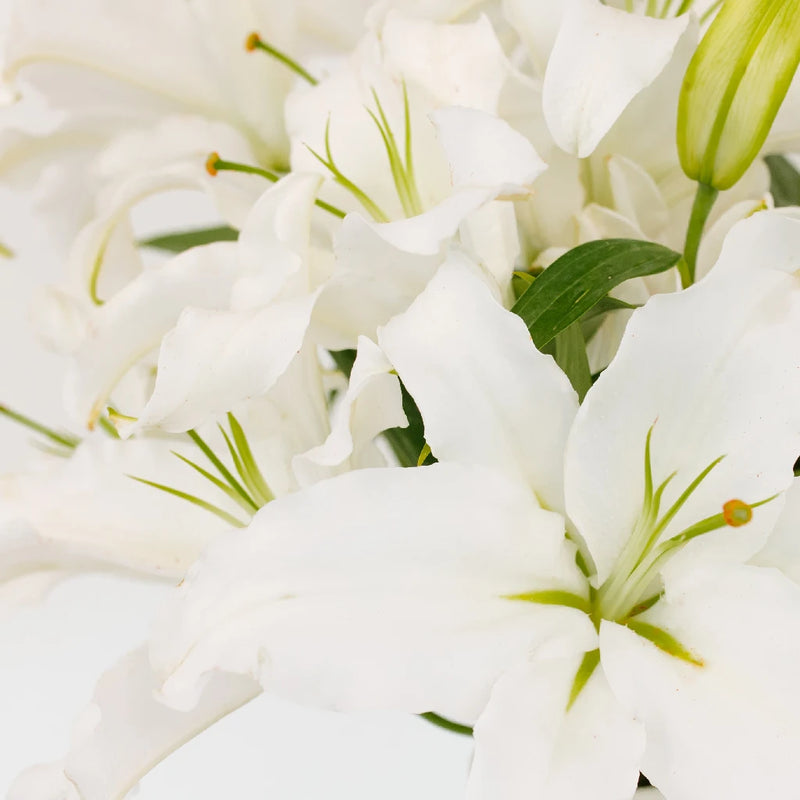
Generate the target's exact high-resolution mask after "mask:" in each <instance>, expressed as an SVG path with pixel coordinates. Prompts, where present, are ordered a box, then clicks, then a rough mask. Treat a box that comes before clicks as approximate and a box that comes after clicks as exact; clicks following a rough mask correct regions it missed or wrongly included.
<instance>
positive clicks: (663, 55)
mask: <svg viewBox="0 0 800 800" xmlns="http://www.w3.org/2000/svg"><path fill="white" fill-rule="evenodd" d="M688 21H689V16H688V15H683V16H681V17H677V18H675V19H663V20H662V19H653V18H651V17H644V16H639V15H636V14H630V13H628V12H626V11H622V10H621V9H617V8H613V7H611V6H606V5H604V4H603V3H601V2H598V0H570V2H569V4H568V6H567V9H566V11H565V13H564V18H563V20H562V23H561V27H560V29H559V32H558V36H557V37H556V41H555V44H554V45H553V50H552V53H551V54H550V60H549V61H548V64H547V72H546V73H545V78H544V87H543V98H542V100H543V103H544V113H545V117H546V119H547V123H548V126H549V128H550V132H551V133H552V134H553V138H554V139H555V140H556V142H557V143H558V145H559V147H561V148H563V149H564V150H566V151H567V152H570V153H574V154H575V155H577V156H578V157H579V158H585V157H586V156H588V155H591V153H592V151H593V150H594V149H595V147H597V145H598V143H599V142H600V140H601V139H602V138H603V136H605V134H606V133H607V132H608V131H609V129H610V128H611V126H612V125H613V124H614V122H615V121H616V120H617V118H618V117H619V116H620V114H621V113H622V112H623V111H624V110H625V108H626V107H627V105H628V104H629V103H630V102H631V100H633V98H634V97H636V95H637V94H638V93H639V92H641V91H642V89H644V88H646V87H647V86H649V85H650V84H651V83H652V82H653V81H654V80H655V79H656V78H657V77H658V76H659V74H660V73H661V71H662V70H663V69H664V67H666V65H667V64H668V63H669V61H670V59H671V58H672V54H673V52H674V50H675V47H676V45H677V44H678V41H679V40H680V38H681V36H682V35H683V32H684V31H685V30H686V27H687V25H688Z"/></svg>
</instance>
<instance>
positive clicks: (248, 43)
mask: <svg viewBox="0 0 800 800" xmlns="http://www.w3.org/2000/svg"><path fill="white" fill-rule="evenodd" d="M259 44H261V37H260V36H259V35H258V34H257V33H256V32H255V31H253V33H251V34H250V35H249V36H248V37H247V39H245V42H244V49H245V50H247V52H248V53H252V52H253V50H255V49H256V47H258V45H259Z"/></svg>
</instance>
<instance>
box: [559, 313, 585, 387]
mask: <svg viewBox="0 0 800 800" xmlns="http://www.w3.org/2000/svg"><path fill="white" fill-rule="evenodd" d="M555 359H556V364H558V366H559V367H561V369H562V370H563V371H564V374H565V375H566V376H567V377H568V378H569V381H570V383H571V384H572V388H573V389H575V391H576V392H577V394H578V399H579V400H580V401H581V402H583V398H584V397H586V392H588V391H589V389H591V388H592V373H591V370H590V369H589V359H588V357H587V355H586V342H585V340H584V338H583V332H582V331H581V326H580V325H579V324H578V323H577V322H575V323H573V324H572V325H570V326H569V327H568V328H566V329H565V330H563V331H561V332H560V333H559V334H558V335H557V336H556V339H555Z"/></svg>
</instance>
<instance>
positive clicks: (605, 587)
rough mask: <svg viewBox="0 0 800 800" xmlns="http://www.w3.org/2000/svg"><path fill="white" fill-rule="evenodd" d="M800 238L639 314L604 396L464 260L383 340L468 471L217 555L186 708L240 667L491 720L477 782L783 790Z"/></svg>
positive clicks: (199, 589) (302, 687) (514, 786)
mask: <svg viewBox="0 0 800 800" xmlns="http://www.w3.org/2000/svg"><path fill="white" fill-rule="evenodd" d="M765 243H769V245H765ZM765 246H768V247H769V248H770V249H769V250H768V251H767V253H766V255H765ZM799 251H800V226H798V223H797V222H796V221H795V220H791V219H788V218H786V217H783V216H780V215H771V214H766V213H765V214H761V215H757V216H756V217H754V218H753V219H751V220H748V221H747V222H744V223H741V224H740V225H739V226H737V227H736V229H735V230H734V232H733V233H732V234H731V235H730V236H729V237H728V240H727V242H726V246H725V248H724V250H723V254H722V257H721V259H720V262H719V263H718V264H717V266H716V268H715V269H714V270H713V271H712V273H710V275H709V276H708V277H707V278H706V279H704V280H703V281H702V282H701V283H699V284H698V285H696V286H695V287H693V288H691V289H689V290H687V291H685V292H682V293H679V294H674V295H664V296H661V297H658V298H654V299H652V300H651V301H650V302H649V303H648V304H647V306H646V307H645V308H644V309H642V310H640V311H638V312H636V314H635V315H634V318H633V320H632V322H631V324H630V325H629V328H628V331H627V333H626V336H625V338H624V340H623V343H622V346H621V348H620V351H619V353H618V355H617V357H616V359H615V360H614V362H613V363H612V365H611V366H610V367H609V369H608V370H607V371H606V373H605V374H604V376H603V377H602V378H601V379H600V381H599V382H598V384H597V385H596V386H595V387H594V388H593V389H592V390H590V392H589V394H588V395H587V397H586V400H585V402H584V404H583V406H582V407H581V409H580V411H577V403H576V400H575V397H574V395H573V394H572V392H571V390H570V388H569V387H568V385H567V383H566V380H565V378H564V376H563V375H562V374H561V373H560V371H559V370H557V368H556V367H555V365H554V364H553V363H552V361H551V360H550V359H549V358H548V357H545V356H542V355H540V354H538V353H537V352H536V351H535V350H534V349H533V348H532V347H531V346H530V342H529V337H528V334H527V331H526V329H525V327H524V325H522V324H521V323H520V322H519V321H518V320H517V319H516V318H515V317H512V316H510V315H509V314H508V313H507V312H505V311H503V310H502V308H500V307H499V306H498V305H497V304H496V302H495V301H494V300H493V299H492V298H491V295H490V294H489V293H488V291H487V290H486V288H485V286H484V285H483V284H482V281H481V280H480V279H478V278H476V277H475V276H474V274H472V271H471V269H468V268H466V267H465V265H464V264H463V263H461V261H460V259H455V260H454V261H453V262H452V263H449V264H447V265H446V266H445V267H444V268H443V269H442V270H441V271H440V273H439V274H438V275H437V277H436V278H435V279H434V280H433V281H432V282H431V284H430V285H429V287H428V289H427V290H426V291H425V292H424V293H423V294H422V295H421V296H420V298H419V299H418V300H417V301H416V302H415V303H414V304H413V305H412V306H411V308H410V310H409V311H408V312H407V314H405V315H403V316H402V317H398V318H397V319H395V320H394V321H393V322H392V323H391V324H390V325H389V326H387V327H386V328H385V329H384V331H383V332H382V334H381V336H380V343H381V346H382V348H383V349H384V350H385V351H386V353H387V354H388V356H389V358H390V359H391V361H392V363H394V365H395V367H396V369H397V370H398V372H399V373H400V375H401V377H402V378H403V380H404V382H405V383H406V385H407V386H408V388H409V390H410V391H411V392H412V394H413V395H414V397H415V399H416V400H417V402H418V404H419V406H420V409H421V411H422V414H423V418H424V420H425V424H426V436H427V438H428V441H429V443H430V445H431V447H432V449H433V452H434V454H435V455H437V457H438V458H439V459H440V460H441V461H442V462H449V463H440V464H438V465H435V466H433V467H427V468H423V469H419V470H377V471H371V470H366V471H362V472H359V473H351V474H349V475H346V476H343V477H340V478H336V479H334V480H331V481H325V482H323V483H320V484H317V485H316V486H315V487H313V488H312V489H310V490H309V491H308V492H307V493H301V494H295V495H293V496H291V497H289V498H286V499H285V500H283V501H278V502H276V503H273V504H271V505H270V506H268V507H267V508H265V509H264V510H262V511H261V512H260V514H259V515H258V516H257V517H256V518H255V520H254V522H253V523H252V524H251V526H250V528H249V529H248V530H247V531H246V532H244V533H243V534H242V535H241V536H240V537H237V538H236V540H235V541H231V542H226V543H225V546H224V547H223V546H215V545H213V544H212V546H211V547H210V549H209V550H208V552H207V554H206V556H205V557H204V559H202V560H201V562H199V564H198V565H197V567H196V568H194V569H193V570H192V571H191V574H190V576H189V578H188V580H187V582H186V583H185V584H184V586H183V587H182V588H181V589H180V590H179V596H178V597H177V598H176V600H175V602H174V604H173V606H172V608H171V610H170V612H169V613H168V614H167V615H166V616H165V617H164V618H163V619H162V621H161V624H160V625H159V627H158V629H157V631H156V634H155V638H154V642H153V657H154V659H155V663H156V665H157V666H158V668H159V670H160V671H161V673H162V674H163V675H164V676H165V678H166V682H165V684H164V687H163V693H164V695H165V697H166V698H168V699H169V701H170V703H172V704H174V705H176V706H180V707H185V708H189V707H191V706H192V704H193V702H194V701H195V699H196V698H197V696H198V693H199V691H200V688H201V687H202V685H203V682H204V680H206V679H207V678H208V676H209V674H211V673H212V672H213V671H215V670H218V669H221V670H224V671H230V672H235V673H242V674H246V675H250V676H252V677H255V678H257V679H258V680H259V681H260V682H261V683H262V685H265V686H269V687H270V688H273V689H275V690H278V691H281V692H284V693H287V694H289V695H291V696H293V697H295V698H298V699H300V700H302V701H304V702H310V703H317V704H323V705H326V706H331V707H335V708H340V709H357V708H372V707H383V708H401V709H405V710H407V711H413V712H420V711H428V710H434V711H436V712H437V713H441V714H443V715H445V716H450V717H452V718H455V719H459V720H462V721H472V720H475V719H476V718H478V724H477V728H476V741H477V752H476V757H475V762H474V764H473V769H472V775H471V779H470V789H469V796H470V797H472V798H493V799H496V798H504V799H505V798H509V799H510V800H511V799H513V798H518V797H519V798H523V797H525V798H527V797H531V796H541V797H544V798H559V799H561V798H575V799H576V800H578V798H583V797H586V796H589V795H591V796H593V797H597V798H600V799H601V800H602V798H606V797H607V798H618V797H633V795H634V792H635V789H636V779H637V777H638V774H639V770H640V769H641V770H642V771H643V772H644V773H645V774H646V775H647V776H648V777H649V778H650V779H651V781H652V782H653V783H654V784H655V785H656V786H658V788H659V789H660V790H661V791H662V792H663V793H664V795H665V797H667V798H678V797H680V798H692V800H693V799H694V798H705V797H707V796H709V794H710V793H713V794H714V795H715V796H722V797H730V798H742V800H745V798H751V797H753V796H757V795H758V794H763V793H766V794H767V795H769V796H780V795H781V793H782V792H783V791H787V790H788V787H791V786H793V785H794V781H795V775H794V766H793V753H794V752H795V751H796V748H797V746H798V744H800V728H798V725H797V719H800V693H798V692H797V689H796V680H795V676H794V671H793V670H794V667H793V665H794V664H795V663H796V660H797V657H798V655H800V653H798V647H800V623H798V619H800V587H798V586H797V584H795V583H793V582H792V581H790V580H789V579H788V578H786V577H784V576H782V575H781V574H780V573H778V572H776V571H774V570H771V569H764V568H763V567H759V566H751V565H748V564H747V563H746V562H747V561H748V559H750V558H751V557H753V556H754V555H755V554H756V553H757V552H758V551H759V550H760V549H761V548H762V547H763V545H764V544H765V542H766V541H767V539H768V538H769V535H770V532H771V531H772V529H773V528H774V527H775V524H776V519H777V517H778V515H779V513H780V510H781V501H780V499H774V498H775V496H776V495H780V494H781V493H782V492H784V490H786V489H787V488H788V486H789V485H790V483H791V481H792V464H793V462H794V459H795V457H796V454H797V452H798V449H799V448H800V435H798V431H800V411H798V409H797V404H796V403H795V402H794V398H795V397H796V393H797V391H798V390H800V369H798V361H797V357H796V355H795V354H794V352H793V348H792V346H791V342H793V341H795V340H796V337H797V335H798V333H800V284H798V282H797V276H796V272H797V270H798V267H800V260H798V256H797V253H798V252H799ZM664 330H669V331H670V333H671V335H670V337H669V338H665V337H664V336H663V332H664ZM764 352H769V353H770V354H771V357H770V359H769V360H765V359H764V358H763V353H764ZM576 412H577V413H576ZM465 426H466V427H465ZM465 430H469V431H470V432H471V435H470V436H464V431H465ZM473 433H474V435H472V434H473ZM561 475H563V476H564V478H563V482H562V480H561V478H560V476H561ZM562 498H563V501H562ZM562 502H563V506H562ZM542 504H545V506H546V507H547V508H551V509H555V511H550V510H545V508H543V507H542ZM562 508H563V511H564V512H565V513H566V514H567V515H568V519H569V522H566V521H565V519H564V518H563V517H562V516H561V514H559V513H558V510H559V509H562ZM565 526H566V528H567V530H568V531H569V532H570V534H569V535H570V538H572V539H574V540H575V541H577V542H579V543H580V552H581V553H582V555H583V557H582V559H578V562H581V561H585V562H586V563H587V564H588V563H589V562H590V561H591V562H593V565H594V567H593V569H591V570H590V569H587V570H586V571H587V572H589V574H591V575H593V577H591V578H586V577H584V575H583V574H582V571H581V570H580V569H579V567H578V566H577V565H576V563H575V562H574V558H573V557H574V554H575V546H574V545H572V544H570V541H569V539H567V538H565V536H564V531H565ZM323 565H324V568H323ZM723 710H724V713H723Z"/></svg>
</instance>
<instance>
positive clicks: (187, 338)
mask: <svg viewBox="0 0 800 800" xmlns="http://www.w3.org/2000/svg"><path fill="white" fill-rule="evenodd" d="M315 300H316V294H311V295H307V296H306V297H300V298H298V299H296V300H289V301H286V302H276V303H273V304H271V305H269V306H267V307H265V308H263V309H261V310H259V311H242V312H235V311H207V310H204V309H194V308H190V309H187V310H186V311H184V312H183V314H181V316H180V318H179V319H178V324H177V325H176V326H175V328H174V329H173V330H172V331H170V332H169V333H168V334H167V335H166V336H165V337H164V340H163V342H162V345H161V352H160V354H159V359H158V374H157V376H156V384H155V389H154V390H153V394H152V396H151V397H150V399H149V400H148V402H147V405H146V406H145V407H144V409H143V410H142V412H141V414H140V415H139V417H138V419H137V420H136V421H135V422H133V423H125V424H124V425H119V431H120V433H121V434H123V435H125V436H129V435H131V434H132V433H134V432H135V431H137V430H141V429H143V428H146V427H150V426H157V427H160V428H163V429H164V430H167V431H172V432H178V431H186V430H189V428H193V427H195V426H197V425H199V424H201V423H203V422H205V421H206V420H207V419H209V418H210V417H213V416H216V415H217V414H220V413H224V412H226V411H229V410H230V409H232V408H233V407H234V406H235V405H236V404H237V403H240V402H241V401H242V400H246V399H247V398H250V397H257V396H260V395H264V394H266V393H267V392H268V391H269V390H270V389H271V388H272V387H273V386H274V385H275V383H276V381H277V380H278V379H279V378H280V377H281V375H283V374H284V372H285V371H286V369H287V368H288V367H289V365H290V364H291V363H292V360H293V359H294V357H295V356H296V355H297V353H298V352H299V350H300V348H301V346H302V344H303V339H304V338H305V334H306V329H307V328H308V324H309V320H310V318H311V310H312V308H313V306H314V301H315Z"/></svg>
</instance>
